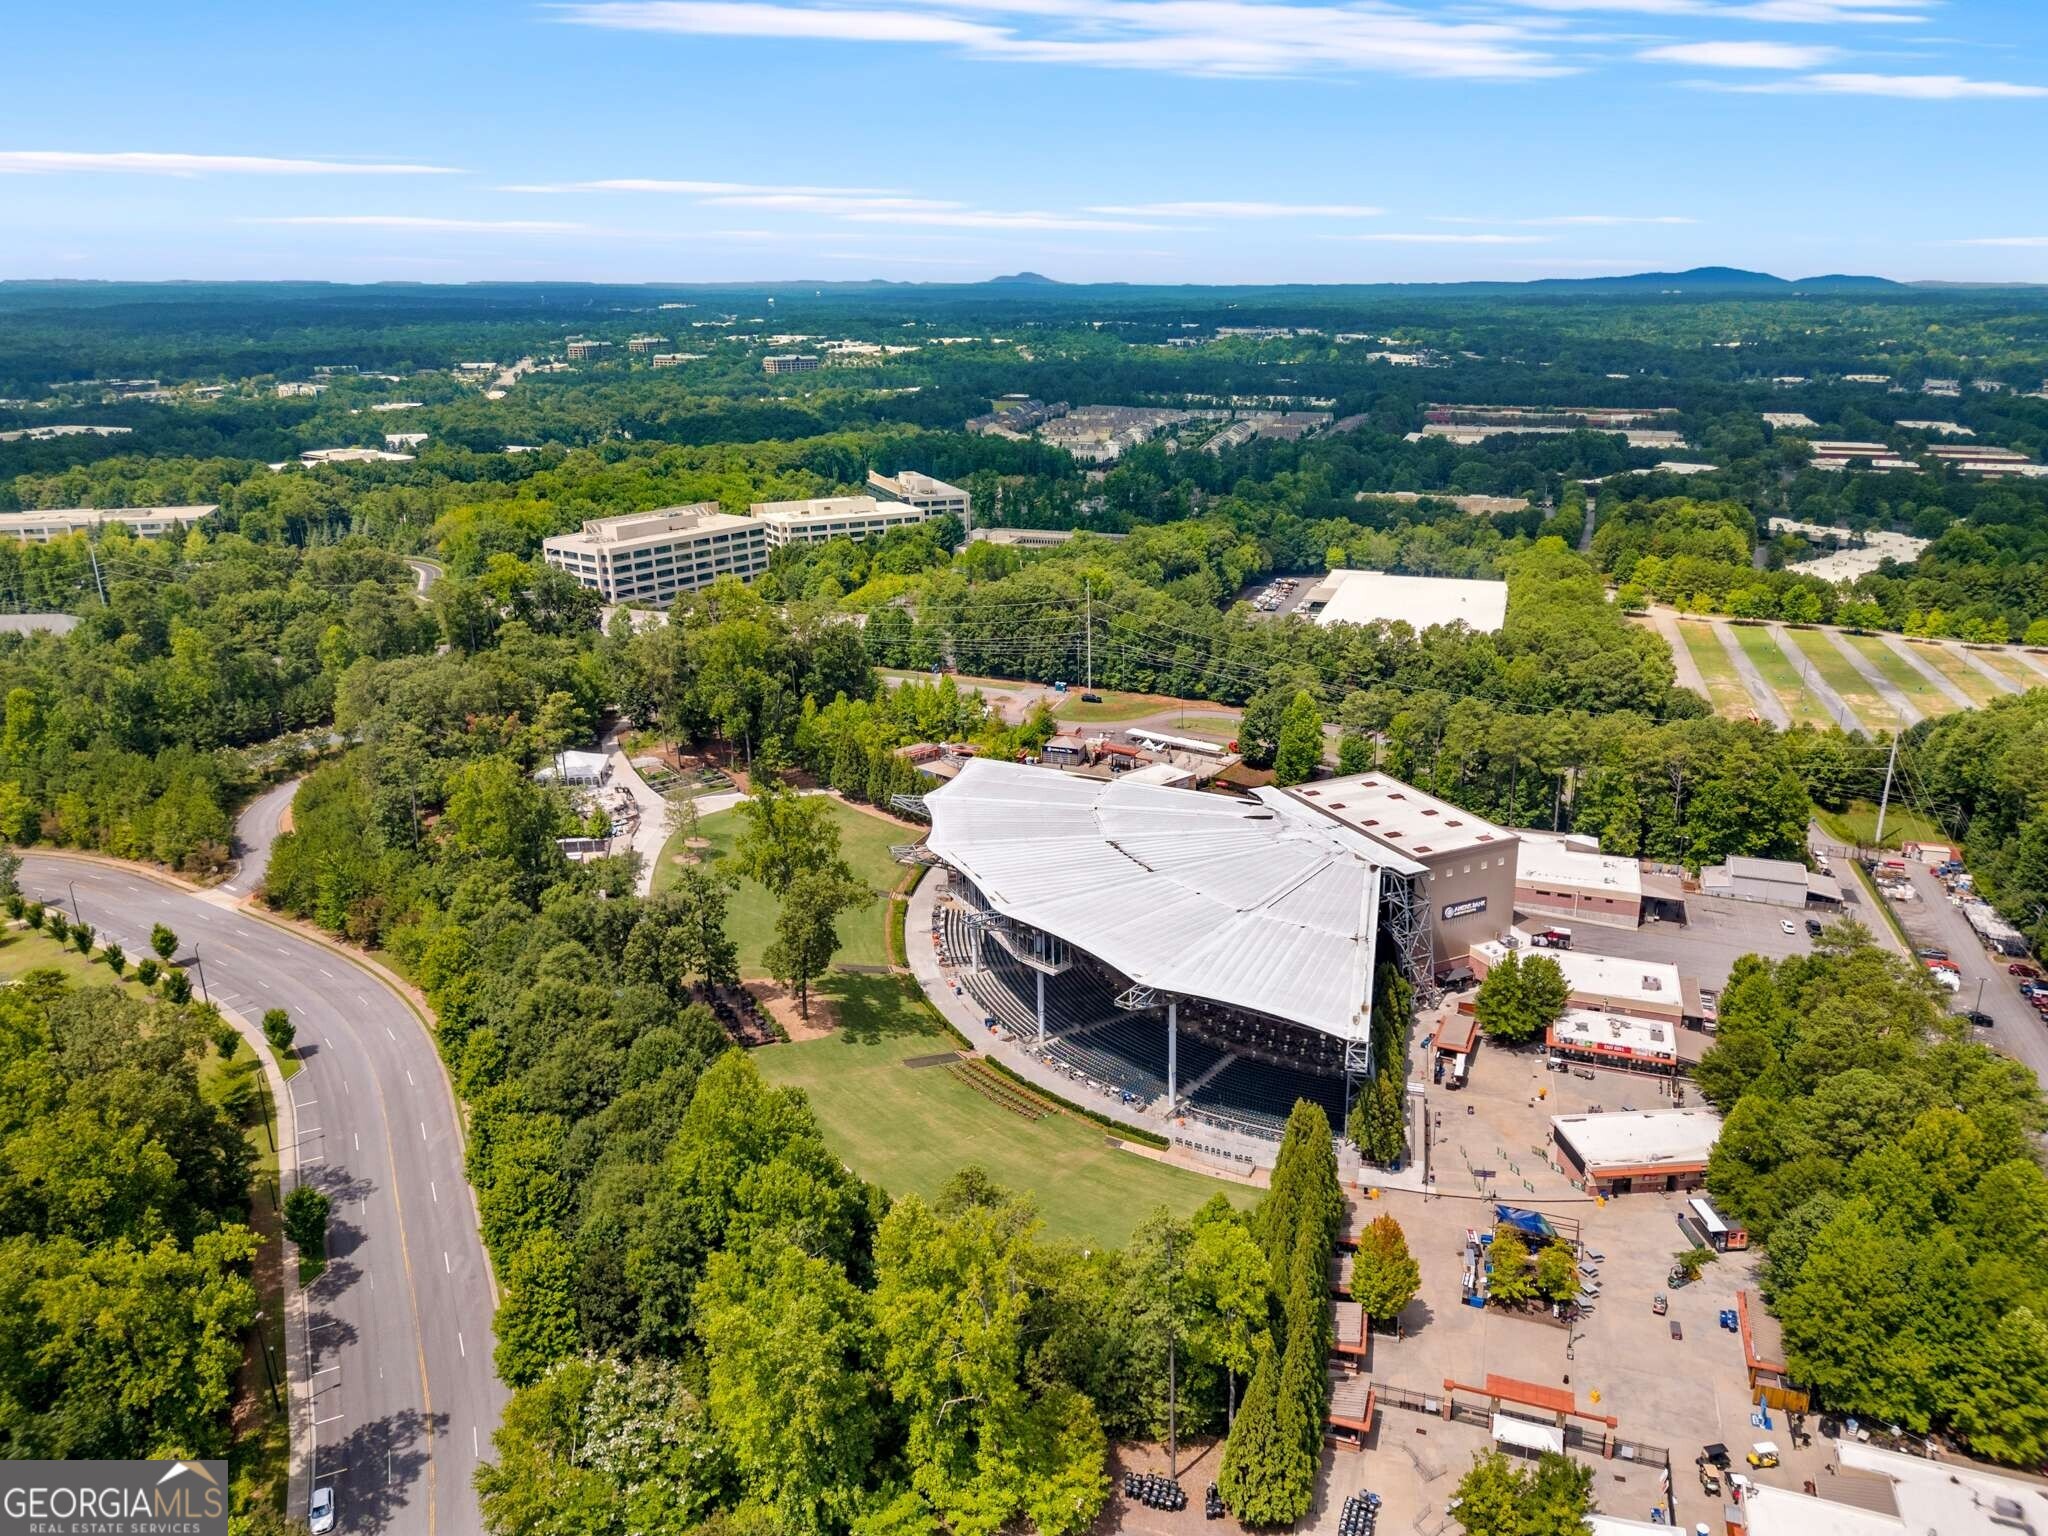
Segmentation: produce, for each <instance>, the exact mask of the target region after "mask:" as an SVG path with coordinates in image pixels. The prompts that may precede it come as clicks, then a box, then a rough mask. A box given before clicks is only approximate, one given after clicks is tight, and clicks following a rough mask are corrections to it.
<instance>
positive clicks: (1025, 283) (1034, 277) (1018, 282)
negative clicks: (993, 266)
mask: <svg viewBox="0 0 2048 1536" xmlns="http://www.w3.org/2000/svg"><path fill="white" fill-rule="evenodd" d="M1062 286H1064V285H1063V284H1062V283H1061V282H1060V280H1059V279H1058V278H1056V277H1047V276H1046V275H1045V274H1044V273H1042V272H1012V273H1011V274H1010V275H1009V276H1008V277H992V278H990V279H989V280H988V281H987V282H985V283H983V284H982V287H984V288H1059V287H1062Z"/></svg>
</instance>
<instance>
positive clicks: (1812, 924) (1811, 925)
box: [1806, 917, 1821, 939]
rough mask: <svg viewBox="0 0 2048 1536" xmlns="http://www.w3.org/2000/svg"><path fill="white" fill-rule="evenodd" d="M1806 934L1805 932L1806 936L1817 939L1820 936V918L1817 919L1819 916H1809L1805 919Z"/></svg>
mask: <svg viewBox="0 0 2048 1536" xmlns="http://www.w3.org/2000/svg"><path fill="white" fill-rule="evenodd" d="M1806 934H1807V937H1808V938H1813V939H1817V938H1819V937H1820V935H1821V926H1820V919H1819V918H1817V917H1809V918H1808V919H1807V920H1806Z"/></svg>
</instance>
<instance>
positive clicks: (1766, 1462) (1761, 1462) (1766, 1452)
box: [1743, 1440, 1778, 1467]
mask: <svg viewBox="0 0 2048 1536" xmlns="http://www.w3.org/2000/svg"><path fill="white" fill-rule="evenodd" d="M1743 1460H1744V1461H1746V1462H1748V1463H1749V1464H1750V1465H1751V1466H1752V1467H1775V1466H1776V1465H1777V1464H1778V1442H1777V1441H1775V1440H1759V1441H1757V1443H1756V1444H1755V1445H1753V1446H1751V1447H1750V1451H1749V1454H1748V1455H1747V1456H1745V1457H1743Z"/></svg>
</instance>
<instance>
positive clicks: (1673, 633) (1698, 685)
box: [1650, 608, 1713, 699]
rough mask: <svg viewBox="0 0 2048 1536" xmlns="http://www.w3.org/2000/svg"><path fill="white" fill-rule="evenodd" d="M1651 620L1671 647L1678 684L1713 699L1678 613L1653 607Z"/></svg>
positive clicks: (1672, 661) (1705, 697)
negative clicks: (1694, 657) (1681, 627)
mask: <svg viewBox="0 0 2048 1536" xmlns="http://www.w3.org/2000/svg"><path fill="white" fill-rule="evenodd" d="M1650 622H1651V623H1652V624H1654V625H1655V626H1656V627H1657V633H1658V634H1660V635H1662V636H1663V637H1664V643H1665V644H1666V645H1667V646H1669V647H1670V648H1671V664H1672V666H1673V667H1674V668H1675V669H1676V671H1677V673H1678V686H1679V687H1681V688H1690V689H1691V690H1692V691H1693V692H1694V693H1696V694H1698V695H1699V696H1700V697H1701V698H1703V699H1711V698H1712V697H1713V695H1712V694H1711V693H1709V692H1708V691H1707V679H1706V676H1705V674H1704V673H1702V672H1701V671H1700V664H1699V663H1698V662H1697V661H1695V660H1694V659H1693V654H1692V647H1691V646H1689V645H1687V644H1686V643H1685V635H1684V633H1683V632H1682V631H1681V630H1680V629H1679V627H1678V615H1676V614H1675V613H1673V612H1672V611H1671V610H1670V609H1669V608H1652V609H1651V610H1650Z"/></svg>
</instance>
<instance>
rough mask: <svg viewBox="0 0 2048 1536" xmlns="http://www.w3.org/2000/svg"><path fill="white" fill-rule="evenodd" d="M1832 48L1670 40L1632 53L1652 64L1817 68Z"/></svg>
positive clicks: (1711, 67)
mask: <svg viewBox="0 0 2048 1536" xmlns="http://www.w3.org/2000/svg"><path fill="white" fill-rule="evenodd" d="M1836 51H1837V50H1835V49H1833V48H1806V47H1801V46H1799V45H1797V44H1795V43H1763V42H1724V43H1670V44H1667V45H1665V46H1664V47H1661V48H1645V49H1644V50H1643V51H1642V52H1641V53H1638V54H1637V55H1636V57H1637V58H1639V59H1644V60H1647V61H1648V62H1650V63H1652V64H1699V65H1704V66H1705V67H1707V68H1708V69H1817V68H1818V67H1819V66H1821V65H1823V64H1825V63H1827V62H1828V60H1830V59H1832V58H1834V57H1835V55H1836Z"/></svg>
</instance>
